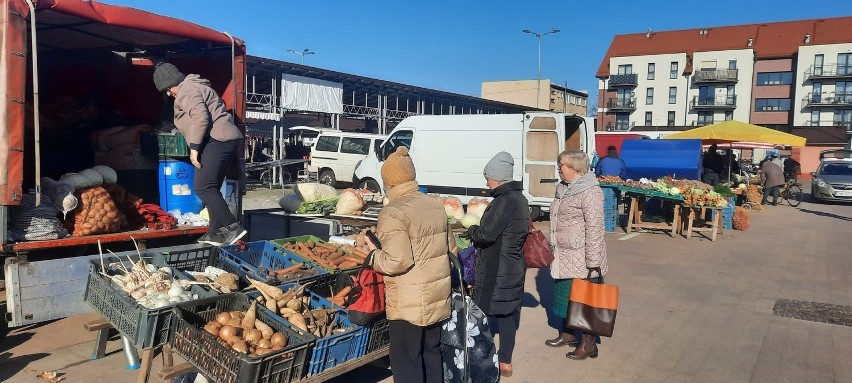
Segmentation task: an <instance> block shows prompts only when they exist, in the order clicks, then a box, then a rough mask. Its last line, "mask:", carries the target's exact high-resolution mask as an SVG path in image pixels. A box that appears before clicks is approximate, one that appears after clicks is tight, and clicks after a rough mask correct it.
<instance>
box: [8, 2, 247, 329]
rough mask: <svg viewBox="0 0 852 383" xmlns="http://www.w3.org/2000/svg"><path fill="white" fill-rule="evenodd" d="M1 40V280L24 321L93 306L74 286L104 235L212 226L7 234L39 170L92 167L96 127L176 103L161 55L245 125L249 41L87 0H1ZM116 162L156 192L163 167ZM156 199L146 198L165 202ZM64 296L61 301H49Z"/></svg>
mask: <svg viewBox="0 0 852 383" xmlns="http://www.w3.org/2000/svg"><path fill="white" fill-rule="evenodd" d="M0 39H2V40H0V41H2V44H0V47H1V48H2V50H3V52H2V55H0V68H2V69H0V76H2V78H0V245H2V258H4V259H5V261H4V262H3V263H4V264H5V267H4V274H5V275H4V276H0V279H3V280H4V281H5V284H6V292H7V300H8V301H7V312H8V314H7V319H8V321H9V324H10V326H20V325H23V324H30V323H36V322H41V321H45V320H50V319H55V318H60V317H64V316H67V315H71V314H74V313H77V312H79V310H81V308H83V309H86V308H87V306H86V305H85V304H83V295H82V291H79V290H77V289H75V288H72V287H71V286H78V285H79V283H80V282H79V281H80V280H81V279H82V281H83V284H85V274H80V271H81V270H78V268H79V267H80V265H85V263H86V262H87V260H88V259H89V258H90V256H91V255H92V254H97V246H96V243H97V242H98V240H100V242H101V243H102V244H106V245H107V246H104V251H106V249H107V248H110V249H113V250H115V251H120V250H126V249H128V248H132V247H133V244H132V243H130V240H131V237H132V238H133V239H135V240H137V241H147V242H148V245H165V244H168V245H175V244H181V243H191V242H193V241H194V240H195V237H196V236H197V235H200V234H202V233H203V232H204V231H205V230H206V228H203V227H179V228H177V229H174V230H138V231H130V232H127V231H125V232H120V233H111V234H105V235H98V236H86V237H67V238H63V239H58V240H50V241H32V242H17V243H15V242H13V241H12V240H11V239H10V238H9V237H8V235H7V233H8V232H7V229H8V228H7V220H8V218H9V207H10V206H16V205H20V203H21V199H22V196H23V195H24V193H28V192H31V191H33V190H35V191H39V190H40V179H41V177H50V178H53V179H58V178H59V177H60V176H61V175H62V174H63V173H66V172H69V171H79V170H82V169H85V168H87V167H91V166H92V165H93V164H94V153H93V148H92V146H91V145H86V144H85V143H88V142H89V141H90V140H89V137H90V134H91V133H93V132H95V131H99V130H103V129H108V128H111V127H113V126H117V125H123V126H131V125H132V124H147V125H151V126H155V125H156V124H157V123H158V122H159V121H161V120H168V119H169V118H170V117H169V116H165V115H164V112H169V113H170V106H169V105H168V104H167V103H166V101H167V99H166V98H164V96H163V95H162V94H160V93H159V92H158V91H157V90H156V88H155V87H154V85H153V81H152V76H153V71H154V65H155V64H156V63H158V62H163V61H167V62H171V63H174V64H175V65H177V66H178V67H179V68H180V69H181V70H182V71H183V72H184V73H186V74H190V73H196V74H199V75H201V76H202V77H204V78H206V79H208V80H210V83H211V86H212V87H213V88H214V89H215V90H216V91H217V93H219V95H220V96H222V98H223V99H224V101H225V104H226V106H227V108H228V109H229V111H230V112H231V113H232V114H233V115H234V119H235V122H236V123H237V125H238V126H240V127H241V128H242V127H243V117H244V115H245V97H244V94H245V93H244V79H245V55H246V50H245V44H244V43H243V42H242V41H240V40H238V39H235V38H233V37H231V36H230V35H228V34H227V33H225V32H218V31H214V30H211V29H208V28H205V27H202V26H199V25H196V24H193V23H189V22H186V21H183V20H178V19H175V18H171V17H165V16H160V15H155V14H152V13H148V12H145V11H141V10H137V9H132V8H127V7H123V6H115V5H108V4H101V3H97V2H95V1H79V0H37V1H35V0H33V1H32V2H30V1H28V0H6V1H3V2H2V3H0ZM69 103H70V104H73V105H77V106H85V110H86V111H87V112H92V111H94V113H93V115H90V116H89V115H86V116H84V117H88V118H81V116H80V115H77V114H74V113H69V110H70V111H71V112H76V110H73V108H68V110H65V109H62V108H61V107H62V106H67V105H68V104H69ZM240 168H241V166H240ZM118 170H119V182H118V183H119V184H122V182H126V184H125V185H123V186H125V187H126V188H127V189H128V190H129V191H130V192H133V193H135V194H137V195H140V196H142V197H143V198H145V197H146V196H150V195H151V192H153V195H156V193H157V189H158V187H157V182H158V178H157V173H156V169H145V170H144V171H136V170H135V169H127V170H125V171H124V172H122V170H121V169H118ZM128 174H129V175H128ZM126 175H127V176H126ZM235 178H240V179H242V177H235ZM131 184H132V186H131ZM134 187H135V188H137V189H139V190H133V188H134ZM241 190H242V186H241ZM237 194H238V195H240V196H241V195H242V192H241V191H240V192H239V193H237ZM153 198H155V197H153V196H152V197H149V198H145V199H146V202H153V203H157V202H158V201H156V200H151V199H153ZM39 270H48V271H49V272H38V271H39ZM59 301H61V302H64V303H63V305H65V306H63V307H57V306H56V304H49V305H47V304H45V302H54V303H55V302H59ZM66 303H67V304H66ZM47 306H53V308H48V307H47ZM66 306H67V307H66Z"/></svg>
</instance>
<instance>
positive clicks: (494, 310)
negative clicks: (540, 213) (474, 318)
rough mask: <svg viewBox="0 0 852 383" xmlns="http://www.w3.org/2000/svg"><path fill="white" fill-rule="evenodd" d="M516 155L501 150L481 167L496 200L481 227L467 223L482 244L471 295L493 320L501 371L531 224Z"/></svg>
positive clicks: (508, 363) (505, 370)
mask: <svg viewBox="0 0 852 383" xmlns="http://www.w3.org/2000/svg"><path fill="white" fill-rule="evenodd" d="M513 172H514V160H513V159H512V156H511V155H510V154H509V153H506V152H500V153H498V154H497V155H496V156H494V158H493V159H491V161H490V162H488V165H486V166H485V172H484V173H485V179H486V182H487V183H488V187H489V188H490V189H491V192H490V195H491V197H494V200H493V201H491V203H490V204H489V205H488V208H486V209H485V212H484V213H483V215H482V222H481V226H471V227H470V229H468V235H469V236H470V239H471V241H472V242H473V244H474V245H475V246H476V247H477V248H480V249H482V250H481V252H480V254H479V256H478V257H477V258H476V281H475V285H474V290H473V300H474V302H476V304H477V306H479V307H480V308H481V309H482V311H484V312H485V314H487V315H488V317H489V319H491V320H493V321H495V322H496V323H497V327H498V332H499V333H500V346H499V348H498V351H497V358H498V360H499V362H500V373H501V375H503V376H511V375H512V351H513V350H514V348H515V334H516V333H517V330H518V324H519V322H520V314H521V300H522V299H523V296H524V275H525V273H526V270H527V268H526V264H525V263H524V241H525V240H526V237H527V233H528V230H529V227H528V225H527V223H528V220H529V214H530V212H529V204H528V202H527V199H526V197H524V195H523V193H522V191H523V184H522V183H521V182H518V181H512V178H513V177H512V175H513Z"/></svg>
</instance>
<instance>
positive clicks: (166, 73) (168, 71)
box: [154, 63, 186, 93]
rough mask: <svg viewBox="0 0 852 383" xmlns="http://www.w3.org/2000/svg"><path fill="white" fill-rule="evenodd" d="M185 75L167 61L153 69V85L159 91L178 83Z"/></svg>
mask: <svg viewBox="0 0 852 383" xmlns="http://www.w3.org/2000/svg"><path fill="white" fill-rule="evenodd" d="M185 77H186V76H184V74H183V73H181V72H180V71H179V70H178V68H177V67H176V66H174V65H172V64H169V63H162V64H160V65H157V68H156V69H154V85H155V86H156V87H157V90H158V91H160V93H162V92H165V91H166V90H167V89H169V88H171V87H173V86H175V85H177V84H180V82H181V81H183V79H184V78H185Z"/></svg>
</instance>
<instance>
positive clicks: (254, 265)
mask: <svg viewBox="0 0 852 383" xmlns="http://www.w3.org/2000/svg"><path fill="white" fill-rule="evenodd" d="M219 257H220V260H221V268H222V269H224V270H225V271H228V272H231V273H234V274H236V275H238V276H239V277H240V278H241V279H246V278H252V279H255V280H259V281H263V282H267V283H271V284H279V283H283V282H296V281H299V280H304V279H310V278H315V277H317V276H320V275H324V274H326V271H325V270H324V269H322V268H321V267H318V266H317V265H316V264H314V263H313V262H309V261H307V260H305V259H304V258H302V257H299V256H298V255H296V254H293V253H291V252H288V251H287V250H285V249H284V248H283V247H281V246H278V245H276V244H274V243H272V242H269V241H257V242H249V243H246V244H245V245H229V246H222V247H221V251H220V254H219ZM296 263H304V264H305V265H306V266H307V270H305V272H304V275H302V276H294V277H293V278H291V279H288V280H284V281H281V280H278V279H276V278H275V277H273V276H271V275H270V274H269V272H268V271H269V270H278V269H282V268H285V267H289V266H292V265H294V264H296ZM245 282H247V280H246V281H245Z"/></svg>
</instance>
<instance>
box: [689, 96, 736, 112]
mask: <svg viewBox="0 0 852 383" xmlns="http://www.w3.org/2000/svg"><path fill="white" fill-rule="evenodd" d="M690 105H691V106H692V109H700V110H712V109H736V108H737V96H718V97H701V98H699V97H698V96H695V97H693V98H692V102H691V103H690Z"/></svg>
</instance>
